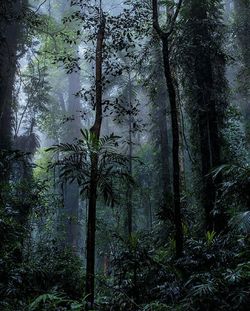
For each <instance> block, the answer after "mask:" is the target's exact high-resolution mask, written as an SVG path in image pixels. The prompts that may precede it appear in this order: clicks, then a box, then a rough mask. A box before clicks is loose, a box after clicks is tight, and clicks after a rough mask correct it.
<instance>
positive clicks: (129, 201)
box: [127, 72, 133, 237]
mask: <svg viewBox="0 0 250 311" xmlns="http://www.w3.org/2000/svg"><path fill="white" fill-rule="evenodd" d="M127 100H128V106H129V108H128V110H129V117H128V134H129V141H128V148H129V164H128V165H129V168H128V172H129V174H130V176H132V156H133V140H132V131H133V120H132V85H131V76H130V72H129V85H128V96H127ZM132 195H133V194H132V187H131V185H128V190H127V229H128V236H129V237H131V234H132V232H133V206H132Z"/></svg>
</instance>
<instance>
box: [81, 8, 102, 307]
mask: <svg viewBox="0 0 250 311" xmlns="http://www.w3.org/2000/svg"><path fill="white" fill-rule="evenodd" d="M105 24H106V23H105V17H104V15H103V13H102V11H101V20H100V25H99V29H98V33H97V45H96V81H95V83H96V103H95V122H94V124H93V126H92V127H91V129H90V131H91V133H92V134H93V135H94V136H95V138H96V141H97V143H98V140H99V138H100V132H101V125H102V94H103V85H102V84H103V82H102V78H103V75H102V63H103V46H104V36H105ZM90 178H91V179H90V196H89V206H88V225H87V267H86V287H85V289H86V294H87V295H88V297H87V302H88V305H87V309H88V308H90V309H92V308H93V305H94V297H95V295H94V294H95V234H96V202H97V178H98V155H97V154H93V155H92V157H91V176H90Z"/></svg>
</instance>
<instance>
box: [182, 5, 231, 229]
mask: <svg viewBox="0 0 250 311" xmlns="http://www.w3.org/2000/svg"><path fill="white" fill-rule="evenodd" d="M214 5H215V7H214V9H217V8H216V5H217V4H214ZM187 10H189V17H188V21H187V24H186V27H185V29H184V36H188V40H189V41H190V42H191V44H190V45H189V46H187V51H186V53H188V54H189V55H191V57H190V63H189V64H188V66H187V68H186V71H187V72H186V75H187V78H188V79H189V88H190V90H189V94H192V95H191V97H190V105H192V107H191V108H190V109H191V111H192V112H191V117H192V118H193V124H192V129H193V130H192V131H193V134H192V135H193V139H195V140H196V141H197V138H198V141H197V144H198V146H199V148H200V168H201V176H200V177H201V182H202V191H201V203H202V206H203V209H204V214H205V229H206V230H209V231H212V230H215V231H216V232H222V231H223V230H224V229H225V228H226V226H227V217H226V214H225V211H224V208H223V207H222V206H221V205H220V206H218V205H217V202H218V200H217V196H218V194H219V192H218V191H219V184H220V183H221V175H220V174H219V175H218V176H217V178H216V179H213V176H212V175H211V170H212V169H214V168H216V167H218V166H219V165H220V164H221V162H222V159H221V157H222V156H221V146H222V140H221V133H220V130H221V128H222V127H223V121H224V120H223V119H224V111H225V109H226V108H225V107H226V106H227V99H226V96H225V93H226V85H225V83H224V80H225V79H224V75H225V61H224V59H223V57H222V56H221V55H220V51H219V49H218V48H217V49H216V52H214V50H213V48H211V47H212V46H214V45H215V44H216V46H218V47H219V44H220V43H221V42H220V41H219V40H220V39H215V35H214V32H215V31H216V30H213V28H214V27H215V26H214V25H215V23H218V21H215V20H213V19H210V17H209V1H204V2H201V1H198V0H192V1H191V2H189V3H187ZM218 10H219V9H218ZM210 23H212V25H213V27H211V24H210ZM185 31H186V34H185ZM218 31H219V30H218ZM216 34H217V32H216ZM218 37H219V36H218ZM215 40H218V41H217V42H216V41H215ZM221 54H222V53H221ZM190 67H191V68H192V70H190ZM189 96H190V95H189ZM197 124H198V125H197Z"/></svg>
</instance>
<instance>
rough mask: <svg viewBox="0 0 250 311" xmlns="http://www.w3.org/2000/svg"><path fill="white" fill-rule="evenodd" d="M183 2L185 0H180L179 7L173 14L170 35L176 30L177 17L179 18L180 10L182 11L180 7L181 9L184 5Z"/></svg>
mask: <svg viewBox="0 0 250 311" xmlns="http://www.w3.org/2000/svg"><path fill="white" fill-rule="evenodd" d="M182 2H183V0H179V2H178V4H177V8H176V10H175V13H174V16H173V18H172V20H171V23H170V28H169V31H168V36H170V35H171V33H172V32H173V30H174V27H175V23H176V19H177V17H178V15H179V12H180V9H181V6H182Z"/></svg>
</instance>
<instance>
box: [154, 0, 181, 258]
mask: <svg viewBox="0 0 250 311" xmlns="http://www.w3.org/2000/svg"><path fill="white" fill-rule="evenodd" d="M181 3H182V1H180V2H179V3H178V7H177V9H176V12H175V14H174V17H173V18H172V22H171V24H170V25H169V31H168V32H163V31H162V30H161V28H160V26H159V21H158V1H157V0H153V1H152V4H153V26H154V29H155V30H156V32H157V33H158V35H159V37H160V39H161V41H162V54H163V64H164V74H165V78H166V84H167V89H168V95H169V102H170V110H171V127H172V159H173V197H174V224H175V243H176V256H177V257H181V256H182V253H183V230H182V216H181V197H180V163H179V144H180V141H179V122H178V107H177V96H176V90H175V87H174V79H173V76H172V72H171V67H170V55H169V36H170V34H171V33H172V31H173V27H174V23H175V20H176V18H177V15H178V11H179V9H180V5H181Z"/></svg>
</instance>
